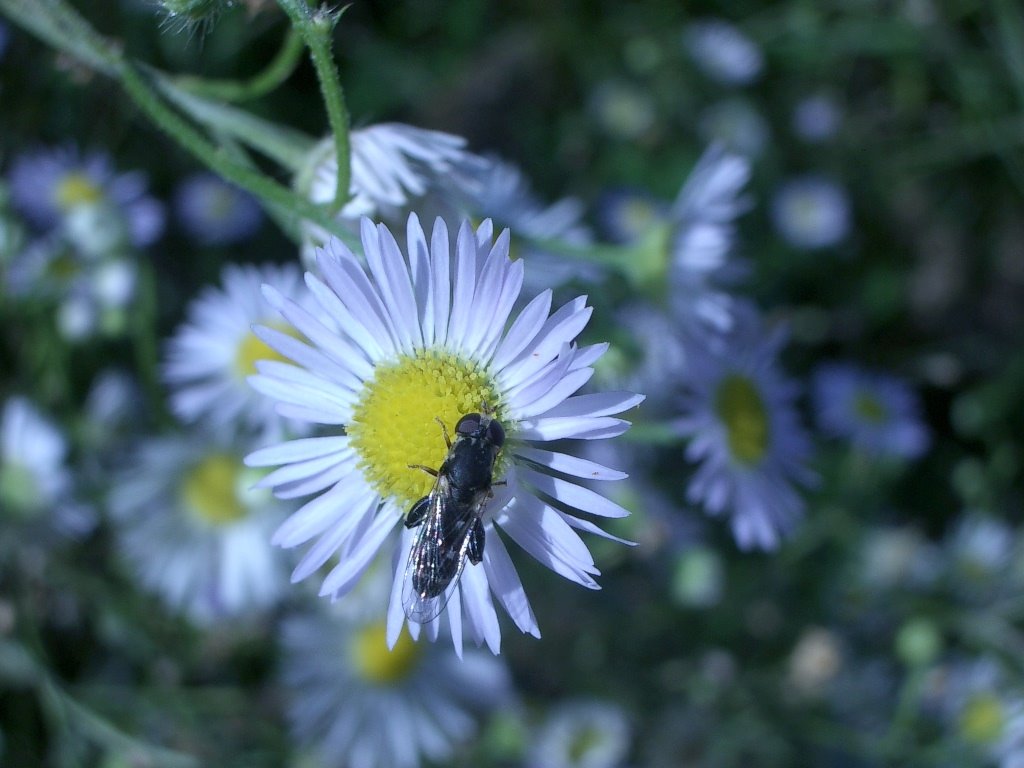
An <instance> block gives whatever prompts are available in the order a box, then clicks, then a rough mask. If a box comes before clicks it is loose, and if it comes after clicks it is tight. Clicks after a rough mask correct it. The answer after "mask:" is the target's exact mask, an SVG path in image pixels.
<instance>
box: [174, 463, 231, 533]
mask: <svg viewBox="0 0 1024 768" xmlns="http://www.w3.org/2000/svg"><path fill="white" fill-rule="evenodd" d="M244 471H245V467H244V466H243V465H242V462H241V461H239V460H238V459H237V458H236V457H234V456H229V455H228V454H226V453H215V454H212V455H210V456H207V457H206V458H205V459H203V460H202V461H201V462H200V463H199V464H197V465H196V466H194V467H193V468H192V469H190V470H189V471H188V472H187V473H186V474H185V477H184V478H183V479H182V482H181V497H182V500H183V501H184V503H185V506H186V507H187V508H188V510H189V511H190V512H192V514H194V515H195V516H196V517H197V518H199V519H200V520H202V521H203V522H205V523H209V524H210V525H227V524H228V523H233V522H235V521H236V520H240V519H241V518H243V517H245V505H244V504H242V501H241V499H240V498H239V494H238V488H239V479H240V477H241V475H242V473H243V472H244Z"/></svg>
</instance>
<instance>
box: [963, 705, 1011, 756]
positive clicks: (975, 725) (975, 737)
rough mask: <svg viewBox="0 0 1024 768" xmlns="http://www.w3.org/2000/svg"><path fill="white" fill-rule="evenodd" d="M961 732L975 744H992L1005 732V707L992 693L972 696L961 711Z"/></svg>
mask: <svg viewBox="0 0 1024 768" xmlns="http://www.w3.org/2000/svg"><path fill="white" fill-rule="evenodd" d="M960 732H961V733H962V734H963V737H964V739H965V740H967V741H970V742H973V743H975V744H991V743H992V742H994V741H995V740H996V739H997V738H999V735H1000V734H1001V733H1002V732H1003V707H1002V704H1000V702H999V699H997V698H996V697H995V696H993V695H992V694H991V693H980V694H978V695H976V696H974V697H972V698H971V699H970V700H969V701H968V702H967V704H966V706H964V710H963V712H961V713H960Z"/></svg>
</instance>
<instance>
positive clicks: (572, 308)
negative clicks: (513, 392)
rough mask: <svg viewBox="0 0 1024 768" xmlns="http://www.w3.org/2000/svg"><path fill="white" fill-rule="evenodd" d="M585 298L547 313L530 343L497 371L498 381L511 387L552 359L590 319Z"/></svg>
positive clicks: (590, 312) (589, 311) (591, 310)
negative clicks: (551, 313) (545, 318)
mask: <svg viewBox="0 0 1024 768" xmlns="http://www.w3.org/2000/svg"><path fill="white" fill-rule="evenodd" d="M585 301H586V298H585V297H580V298H578V299H576V300H575V301H573V302H570V303H569V304H566V305H565V306H563V307H561V308H560V309H559V310H558V311H557V312H555V313H554V314H553V315H551V317H549V318H548V319H547V321H546V322H545V323H544V327H543V328H541V329H540V332H539V333H537V335H536V337H535V338H534V339H533V340H532V342H531V343H530V345H529V346H528V347H527V348H526V349H525V350H523V351H522V352H521V353H520V354H519V357H518V358H517V359H516V360H514V361H513V362H512V363H511V364H509V365H508V366H506V367H505V368H504V369H503V370H502V371H501V372H500V373H499V374H498V380H499V382H500V383H501V384H502V385H503V386H505V387H513V386H515V385H516V384H517V383H518V382H519V381H520V380H522V379H523V378H526V377H528V376H530V375H531V374H533V373H534V372H535V371H537V370H539V369H540V368H542V367H543V366H545V365H547V363H548V361H550V360H552V359H554V357H555V356H556V355H557V354H558V353H559V351H560V350H561V349H562V345H563V344H565V343H567V342H570V341H572V340H573V339H575V338H576V337H577V336H578V335H579V334H580V332H581V331H582V330H583V329H584V328H585V327H586V325H587V323H588V322H589V321H590V315H591V314H592V313H593V308H592V307H588V306H585V304H584V302H585Z"/></svg>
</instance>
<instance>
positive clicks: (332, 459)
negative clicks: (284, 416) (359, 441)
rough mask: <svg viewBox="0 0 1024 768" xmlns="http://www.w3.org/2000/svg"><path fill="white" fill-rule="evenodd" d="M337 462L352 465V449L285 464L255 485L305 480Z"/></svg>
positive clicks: (267, 486)
mask: <svg viewBox="0 0 1024 768" xmlns="http://www.w3.org/2000/svg"><path fill="white" fill-rule="evenodd" d="M338 464H342V465H352V466H354V465H355V455H354V452H353V451H352V450H349V449H345V450H343V451H339V452H338V453H330V454H327V455H326V456H317V457H316V458H312V459H306V460H304V461H295V462H292V463H290V464H285V465H284V466H282V467H280V468H279V469H275V470H274V471H273V472H271V473H270V474H269V475H267V476H266V477H264V478H263V479H261V480H260V481H259V482H258V483H256V487H257V488H273V487H274V486H278V485H284V484H285V483H294V482H295V481H296V480H305V479H307V478H309V477H313V476H314V475H318V474H320V473H321V472H323V471H324V470H326V469H328V468H330V467H334V466H337V465H338Z"/></svg>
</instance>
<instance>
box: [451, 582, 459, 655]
mask: <svg viewBox="0 0 1024 768" xmlns="http://www.w3.org/2000/svg"><path fill="white" fill-rule="evenodd" d="M460 581H461V579H460ZM461 592H462V590H460V589H459V585H458V584H456V585H455V587H454V589H453V590H452V596H451V599H450V600H449V602H448V624H449V626H450V627H451V630H452V645H454V646H455V655H456V656H458V657H459V660H460V661H461V660H462V605H461V603H462V597H461V594H460V593H461Z"/></svg>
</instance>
